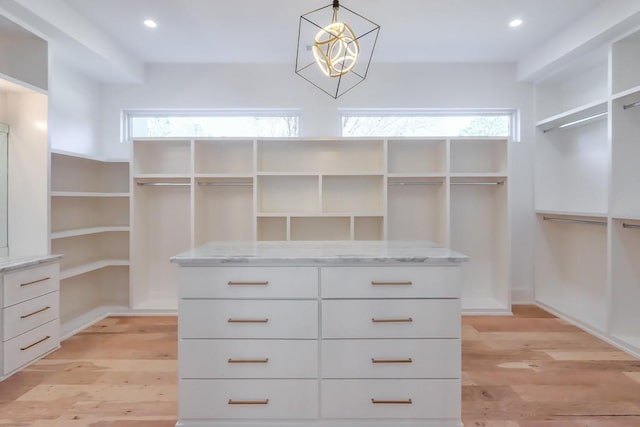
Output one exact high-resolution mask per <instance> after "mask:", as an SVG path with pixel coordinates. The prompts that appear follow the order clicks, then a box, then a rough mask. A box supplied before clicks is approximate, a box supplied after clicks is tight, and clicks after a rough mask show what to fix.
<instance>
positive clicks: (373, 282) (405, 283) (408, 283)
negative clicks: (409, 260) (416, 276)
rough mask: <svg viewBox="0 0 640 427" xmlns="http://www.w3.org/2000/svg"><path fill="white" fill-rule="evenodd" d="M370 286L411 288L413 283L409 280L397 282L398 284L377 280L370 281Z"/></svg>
mask: <svg viewBox="0 0 640 427" xmlns="http://www.w3.org/2000/svg"><path fill="white" fill-rule="evenodd" d="M371 284H372V285H373V286H411V285H413V282H411V281H410V280H405V281H398V282H382V281H378V280H372V281H371Z"/></svg>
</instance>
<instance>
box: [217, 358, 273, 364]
mask: <svg viewBox="0 0 640 427" xmlns="http://www.w3.org/2000/svg"><path fill="white" fill-rule="evenodd" d="M227 363H269V358H268V357H265V358H264V359H229V360H227Z"/></svg>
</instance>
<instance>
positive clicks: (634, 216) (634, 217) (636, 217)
mask: <svg viewBox="0 0 640 427" xmlns="http://www.w3.org/2000/svg"><path fill="white" fill-rule="evenodd" d="M611 217H612V218H613V219H620V220H625V219H628V220H630V221H640V212H639V213H631V212H624V213H617V214H613V215H612V216H611Z"/></svg>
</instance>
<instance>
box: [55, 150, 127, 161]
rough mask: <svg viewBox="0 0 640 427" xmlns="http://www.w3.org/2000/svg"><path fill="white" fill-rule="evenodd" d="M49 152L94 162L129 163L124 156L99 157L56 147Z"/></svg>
mask: <svg viewBox="0 0 640 427" xmlns="http://www.w3.org/2000/svg"><path fill="white" fill-rule="evenodd" d="M51 154H56V155H59V156H67V157H73V158H77V159H84V160H92V161H94V162H100V163H129V159H124V158H123V159H119V158H115V159H102V158H100V157H97V156H92V155H89V154H81V153H74V152H72V151H66V150H58V149H52V150H51Z"/></svg>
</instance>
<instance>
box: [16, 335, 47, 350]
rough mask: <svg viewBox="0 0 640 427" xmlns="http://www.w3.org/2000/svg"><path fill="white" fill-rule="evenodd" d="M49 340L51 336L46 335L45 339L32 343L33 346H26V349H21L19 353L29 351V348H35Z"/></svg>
mask: <svg viewBox="0 0 640 427" xmlns="http://www.w3.org/2000/svg"><path fill="white" fill-rule="evenodd" d="M49 338H51V336H49V335H47V336H46V337H44V338H42V339H41V340H40V341H36V342H34V343H33V344H31V345H28V346H26V347H22V348H21V349H20V351H25V350H29V349H30V348H31V347H33V346H36V345H38V344H40V343H41V342H45V341H46V340H48V339H49Z"/></svg>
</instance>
